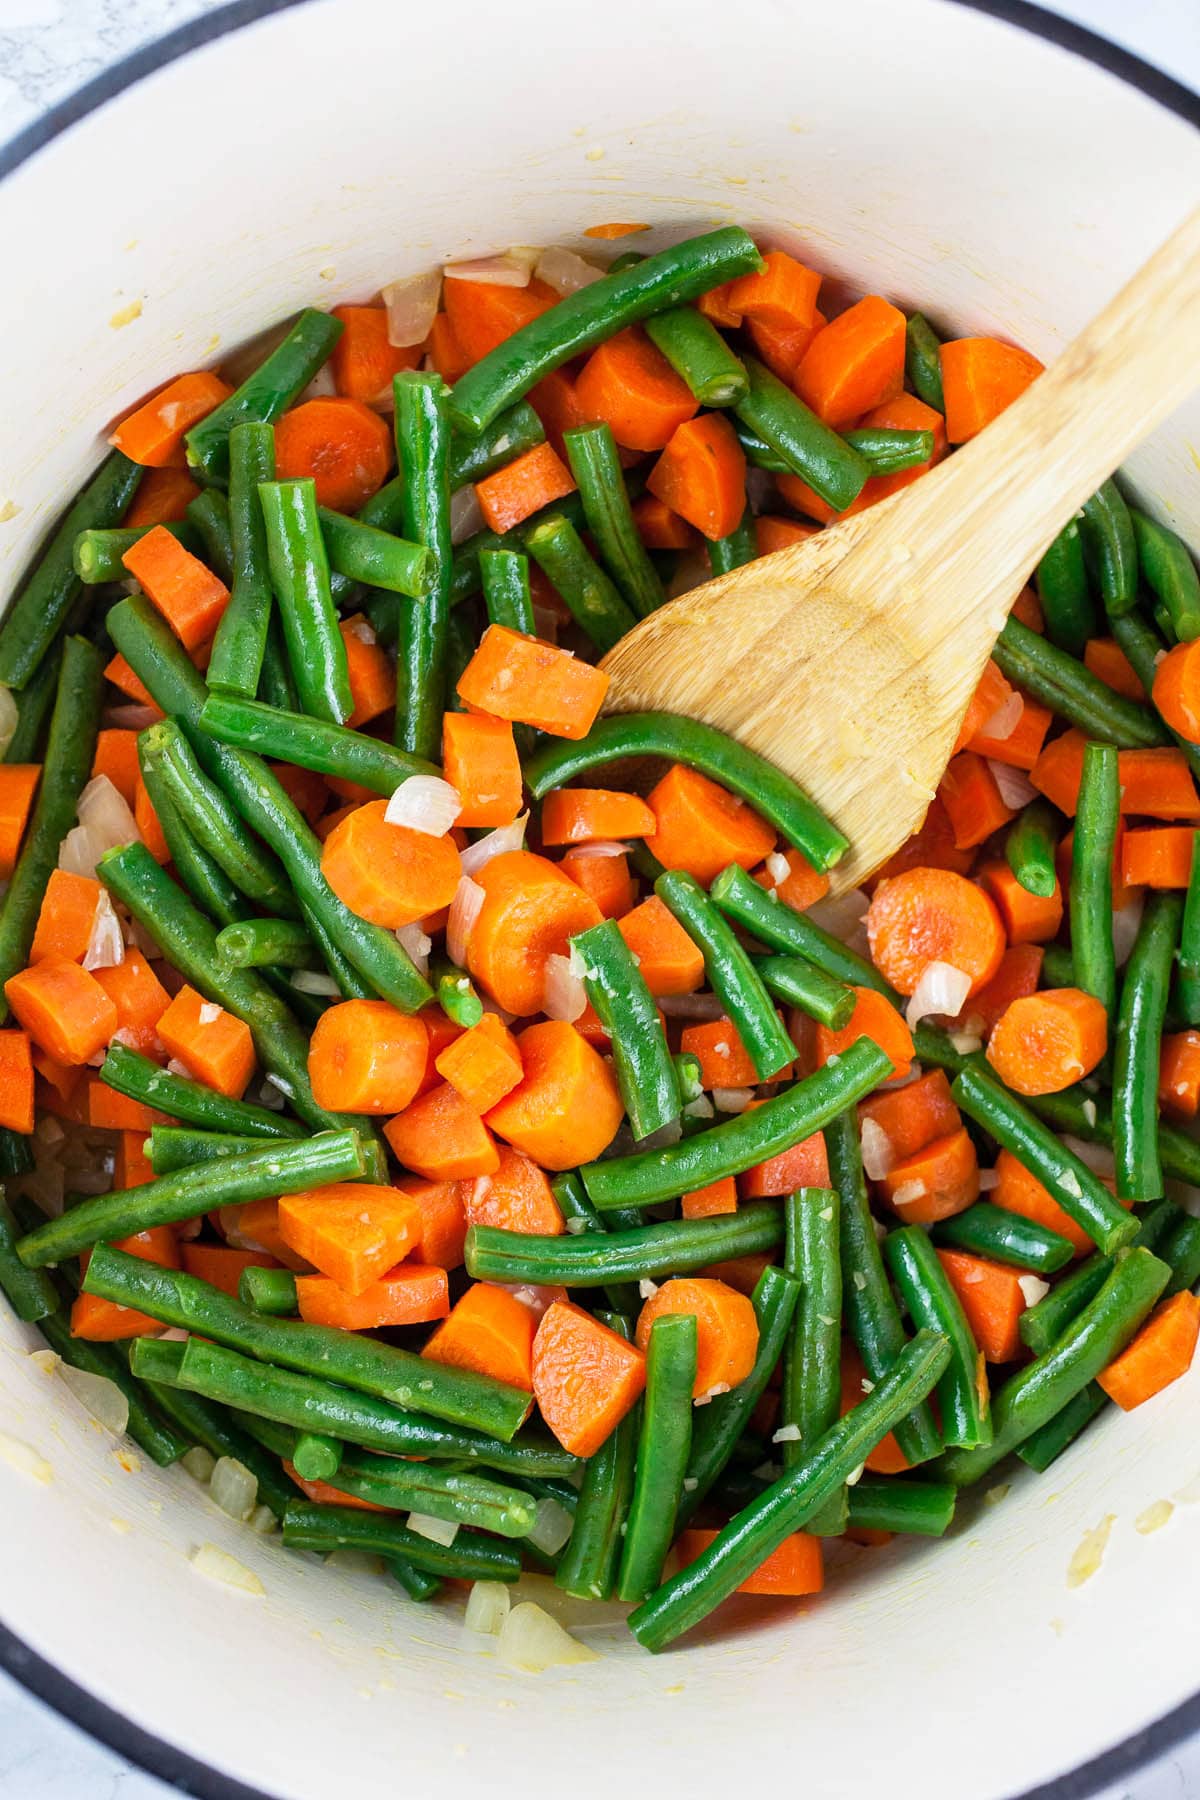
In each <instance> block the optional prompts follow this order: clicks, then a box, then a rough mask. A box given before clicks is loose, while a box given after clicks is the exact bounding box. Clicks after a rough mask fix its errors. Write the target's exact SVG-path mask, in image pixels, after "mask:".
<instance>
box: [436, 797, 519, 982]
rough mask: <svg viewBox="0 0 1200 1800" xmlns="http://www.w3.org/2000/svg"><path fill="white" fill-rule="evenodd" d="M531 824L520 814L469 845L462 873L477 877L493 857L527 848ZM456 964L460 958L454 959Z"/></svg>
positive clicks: (464, 857) (465, 853) (463, 855)
mask: <svg viewBox="0 0 1200 1800" xmlns="http://www.w3.org/2000/svg"><path fill="white" fill-rule="evenodd" d="M528 823H529V814H528V813H527V812H523V813H518V814H517V817H516V818H515V819H514V820H513V822H512V824H511V825H498V826H497V827H496V830H495V831H489V832H488V834H487V836H486V837H481V838H479V839H477V840H476V842H475V843H473V844H468V845H467V847H466V849H465V850H464V851H463V853H462V872H463V874H464V875H477V874H478V873H479V871H480V869H482V868H485V867H486V866H487V864H488V863H490V862H491V860H492V858H493V856H505V855H507V854H508V852H509V851H510V850H523V849H524V848H525V827H526V826H527V825H528ZM454 960H455V962H457V961H458V958H457V957H455V958H454Z"/></svg>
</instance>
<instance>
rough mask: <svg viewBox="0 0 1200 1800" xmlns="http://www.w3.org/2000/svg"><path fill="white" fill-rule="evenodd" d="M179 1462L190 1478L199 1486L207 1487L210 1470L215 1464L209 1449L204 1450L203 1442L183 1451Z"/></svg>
mask: <svg viewBox="0 0 1200 1800" xmlns="http://www.w3.org/2000/svg"><path fill="white" fill-rule="evenodd" d="M179 1462H180V1465H181V1467H182V1468H185V1469H186V1470H187V1472H188V1474H189V1475H190V1476H191V1478H192V1480H193V1481H198V1482H199V1483H200V1486H201V1487H207V1485H208V1483H209V1481H210V1480H211V1479H212V1472H213V1470H214V1469H215V1468H216V1466H217V1459H216V1457H215V1456H214V1455H213V1453H212V1451H211V1450H206V1449H205V1448H204V1445H203V1444H193V1445H192V1447H191V1449H190V1450H185V1451H184V1453H183V1455H182V1456H181V1457H180V1459H179Z"/></svg>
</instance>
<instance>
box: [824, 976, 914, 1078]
mask: <svg viewBox="0 0 1200 1800" xmlns="http://www.w3.org/2000/svg"><path fill="white" fill-rule="evenodd" d="M854 992H855V994H856V995H857V999H856V1000H855V1004H854V1011H853V1012H852V1013H851V1014H850V1019H849V1022H848V1023H847V1024H845V1025H843V1026H842V1028H841V1030H840V1031H833V1030H831V1028H830V1027H829V1026H828V1025H818V1026H817V1031H816V1049H817V1065H818V1067H820V1068H823V1067H824V1066H825V1064H826V1063H827V1062H829V1061H830V1060H831V1059H832V1058H833V1057H835V1056H840V1055H841V1054H842V1052H843V1051H845V1050H848V1049H849V1048H850V1046H851V1044H853V1043H855V1042H857V1040H858V1039H859V1038H860V1037H868V1038H871V1039H872V1040H873V1041H874V1042H875V1043H876V1044H878V1045H879V1048H880V1049H881V1050H882V1051H884V1053H885V1054H886V1055H887V1056H890V1057H891V1059H892V1072H891V1075H889V1076H888V1080H889V1081H890V1080H892V1079H900V1078H901V1077H903V1076H905V1075H907V1074H908V1072H909V1070H910V1069H911V1068H912V1059H913V1041H912V1032H911V1031H910V1030H909V1029H908V1026H907V1025H906V1024H905V1023H904V1020H903V1019H902V1018H901V1017H900V1014H899V1013H898V1012H897V1011H896V1008H895V1007H894V1006H893V1005H892V1003H891V1001H890V1000H887V999H885V998H884V996H883V995H882V994H880V993H877V992H876V991H875V989H874V988H868V987H856V988H855V990H854Z"/></svg>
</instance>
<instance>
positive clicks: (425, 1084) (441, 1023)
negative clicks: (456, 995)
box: [416, 1002, 463, 1100]
mask: <svg viewBox="0 0 1200 1800" xmlns="http://www.w3.org/2000/svg"><path fill="white" fill-rule="evenodd" d="M417 1017H418V1018H419V1019H420V1021H421V1023H422V1025H424V1027H425V1030H426V1032H427V1034H428V1037H429V1049H428V1051H427V1053H426V1057H425V1073H424V1075H423V1076H422V1077H421V1085H420V1087H419V1088H418V1089H417V1094H416V1097H417V1099H418V1100H419V1099H420V1097H421V1095H422V1094H427V1093H428V1092H429V1090H430V1088H435V1087H437V1085H438V1083H439V1082H440V1081H441V1079H442V1078H441V1076H440V1075H439V1074H438V1072H437V1059H438V1057H439V1056H440V1055H441V1054H442V1051H443V1050H444V1049H445V1048H446V1045H447V1044H452V1043H453V1042H454V1040H455V1038H456V1037H461V1036H462V1033H463V1027H462V1026H461V1025H456V1024H455V1023H454V1020H453V1019H448V1018H447V1017H446V1015H445V1013H444V1012H443V1011H442V1009H441V1007H440V1006H438V1005H437V1004H436V1002H435V1003H434V1004H433V1005H432V1006H426V1007H424V1008H423V1009H422V1011H421V1012H419V1013H418V1014H417Z"/></svg>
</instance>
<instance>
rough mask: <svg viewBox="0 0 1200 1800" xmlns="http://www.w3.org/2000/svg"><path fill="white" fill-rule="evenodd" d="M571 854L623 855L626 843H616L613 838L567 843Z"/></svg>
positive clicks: (626, 852)
mask: <svg viewBox="0 0 1200 1800" xmlns="http://www.w3.org/2000/svg"><path fill="white" fill-rule="evenodd" d="M567 848H568V850H570V852H571V855H572V856H625V855H627V854H628V851H629V845H628V844H618V843H617V842H616V841H615V839H613V838H593V839H592V840H591V842H590V843H588V844H568V845H567Z"/></svg>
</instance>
